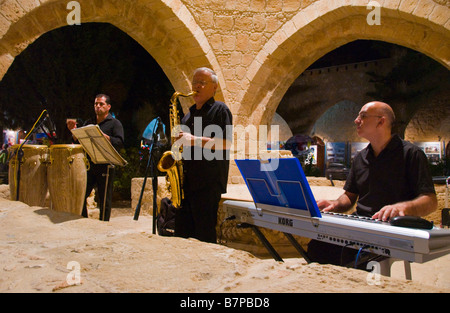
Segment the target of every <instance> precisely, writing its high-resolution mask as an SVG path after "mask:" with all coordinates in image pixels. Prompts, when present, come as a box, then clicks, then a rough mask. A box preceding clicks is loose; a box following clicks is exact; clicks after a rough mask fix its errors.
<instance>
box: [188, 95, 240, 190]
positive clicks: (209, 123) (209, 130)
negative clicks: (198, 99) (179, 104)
mask: <svg viewBox="0 0 450 313" xmlns="http://www.w3.org/2000/svg"><path fill="white" fill-rule="evenodd" d="M196 118H197V119H196ZM181 124H183V125H186V126H187V127H188V128H189V130H190V133H191V134H193V135H194V136H203V137H210V138H222V139H223V138H227V139H228V140H230V142H231V139H232V130H231V128H230V126H231V125H233V118H232V115H231V111H230V110H229V108H228V107H227V106H226V104H225V103H223V102H220V101H215V100H214V98H211V99H209V100H208V101H207V102H206V103H205V104H204V105H203V106H202V108H201V109H200V110H197V109H196V107H195V104H194V105H193V106H191V107H190V108H189V112H188V113H187V114H186V115H185V116H184V117H183V119H182V120H181ZM214 125H217V128H216V126H214ZM227 125H228V126H229V127H227ZM229 158H230V157H229V150H218V151H214V150H213V151H211V150H210V149H208V148H201V147H197V146H196V147H183V169H184V176H185V177H184V186H183V188H184V189H185V190H186V191H194V190H200V189H204V188H209V187H213V186H216V185H217V184H218V188H220V190H221V192H222V193H226V190H227V181H228V171H229V163H230V162H229Z"/></svg>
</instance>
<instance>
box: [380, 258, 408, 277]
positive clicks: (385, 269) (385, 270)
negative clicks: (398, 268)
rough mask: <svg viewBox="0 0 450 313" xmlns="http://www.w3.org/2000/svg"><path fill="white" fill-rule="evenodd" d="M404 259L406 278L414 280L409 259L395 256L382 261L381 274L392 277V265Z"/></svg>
mask: <svg viewBox="0 0 450 313" xmlns="http://www.w3.org/2000/svg"><path fill="white" fill-rule="evenodd" d="M397 261H403V264H404V266H405V279H406V280H412V271H411V263H410V262H409V261H405V260H400V259H395V258H387V259H384V260H383V261H380V262H379V264H380V274H381V275H383V276H387V277H391V267H392V264H394V262H397Z"/></svg>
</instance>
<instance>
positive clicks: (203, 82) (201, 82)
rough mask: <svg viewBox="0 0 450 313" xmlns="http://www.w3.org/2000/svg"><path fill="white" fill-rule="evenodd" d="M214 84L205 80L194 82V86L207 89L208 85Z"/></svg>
mask: <svg viewBox="0 0 450 313" xmlns="http://www.w3.org/2000/svg"><path fill="white" fill-rule="evenodd" d="M209 83H212V81H208V82H207V81H204V80H194V81H193V82H192V86H196V85H200V86H202V87H205V86H206V85H207V84H209Z"/></svg>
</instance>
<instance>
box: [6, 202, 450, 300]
mask: <svg viewBox="0 0 450 313" xmlns="http://www.w3.org/2000/svg"><path fill="white" fill-rule="evenodd" d="M151 227H152V217H151V216H149V215H141V216H140V217H139V220H138V221H134V220H133V214H132V210H130V209H129V210H124V209H114V210H113V216H112V219H111V221H110V222H101V221H98V220H96V219H94V218H89V219H85V218H81V217H77V216H74V215H71V214H68V213H60V212H55V211H52V210H50V209H48V208H41V207H30V206H28V205H26V204H24V203H22V202H17V201H10V200H6V199H1V198H0V273H1V275H0V292H2V293H7V292H31V293H35V292H45V293H52V292H58V293H88V292H107V293H115V292H164V293H165V292H168V293H242V292H245V293H256V292H270V293H298V292H300V293H303V292H339V293H353V292H363V293H373V292H395V293H397V292H401V293H403V292H412V293H425V292H426V293H428V292H433V293H434V292H444V293H447V292H449V291H450V271H449V264H450V263H449V261H450V256H449V255H447V256H445V257H442V258H440V259H438V260H435V261H431V262H428V263H425V264H413V281H406V280H404V279H403V277H404V276H403V273H402V271H403V270H402V267H401V263H399V266H397V268H398V269H397V270H394V273H393V277H390V278H388V277H375V276H374V275H373V274H371V273H367V272H364V271H361V270H355V269H347V268H342V267H337V266H332V265H319V264H316V263H312V264H307V263H306V262H305V261H304V260H303V259H301V258H290V259H285V260H284V261H285V262H277V261H274V260H272V259H259V258H257V257H255V256H253V255H252V254H250V253H248V252H245V251H240V250H235V249H232V248H228V247H225V246H222V245H218V244H208V243H203V242H199V241H197V240H194V239H182V238H172V237H161V236H158V235H153V234H152V229H151ZM395 266H396V265H394V267H395ZM397 274H398V275H397ZM396 276H398V277H396Z"/></svg>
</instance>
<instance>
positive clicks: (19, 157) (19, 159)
mask: <svg viewBox="0 0 450 313" xmlns="http://www.w3.org/2000/svg"><path fill="white" fill-rule="evenodd" d="M44 112H47V110H44V111H42V113H41V115H40V116H39V117H38V119H37V120H36V122H35V123H34V125H33V127H32V128H31V129H30V131H29V132H28V135H27V136H26V137H25V138H24V140H23V142H22V143H21V144H20V145H19V148H17V150H16V151H14V152H13V154H12V155H11V158H10V159H12V158H13V157H14V156H15V155H16V154H17V173H16V177H17V183H16V201H19V192H20V164H21V163H22V159H23V156H24V152H23V149H22V147H23V145H24V144H26V143H27V142H28V140H29V139H28V137H30V136H31V135H32V134H33V133H34V132H35V131H36V130H37V129H39V128H40V127H41V126H42V124H43V123H44V121H45V119H46V118H47V116H48V113H47V115H46V116H45V117H44V119H42V116H43V115H44ZM41 119H42V120H41ZM38 123H39V124H38ZM36 125H37V127H36Z"/></svg>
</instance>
